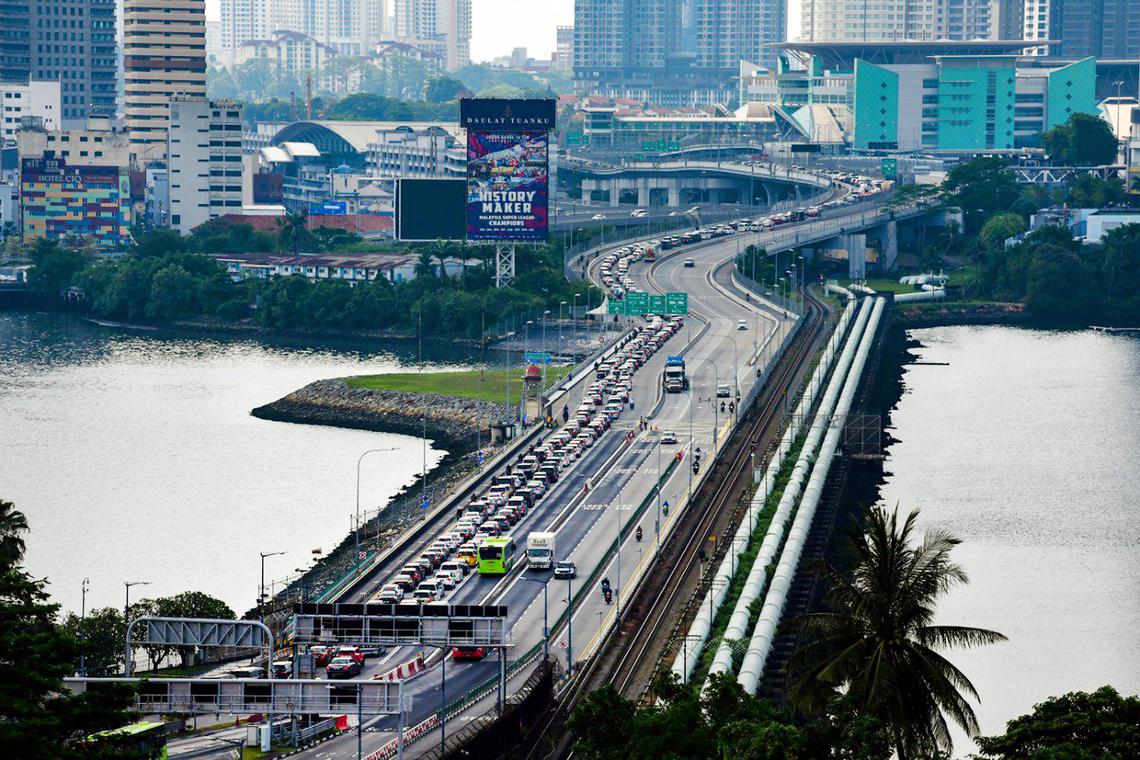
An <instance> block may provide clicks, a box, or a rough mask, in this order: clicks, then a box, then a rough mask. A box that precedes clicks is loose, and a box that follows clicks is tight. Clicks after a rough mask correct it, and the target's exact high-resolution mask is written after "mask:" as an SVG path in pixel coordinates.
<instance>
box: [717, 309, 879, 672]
mask: <svg viewBox="0 0 1140 760" xmlns="http://www.w3.org/2000/svg"><path fill="white" fill-rule="evenodd" d="M885 304H886V299H885V298H882V297H879V298H876V299H875V306H874V309H873V310H872V312H871V319H870V321H869V322H868V324H867V329H866V331H865V332H864V333H863V337H862V339H861V340H860V341H859V350H858V352H857V353H856V355H855V361H854V362H853V363H852V365H851V371H850V372H848V374H847V380H846V382H844V384H843V392H842V394H840V397H839V403H838V405H837V406H836V409H835V419H836V420H837V421H838V420H844V419H846V417H847V414H848V412H850V411H851V404H852V402H853V401H854V400H855V392H856V390H858V388H859V378H860V377H861V376H862V374H863V367H864V366H865V365H866V363H867V356H868V354H870V352H871V345H872V344H873V343H874V341H875V333H876V332H877V331H878V328H879V320H880V318H881V317H882V314H883V307H884V305H885ZM842 435H843V424H842V423H841V422H836V423H835V424H833V425H831V427H829V429H828V431H827V437H826V438H824V440H823V446H822V447H821V448H820V451H819V458H818V459H816V462H815V466H814V467H813V468H812V472H811V478H810V479H809V480H808V484H807V487H806V488H805V489H804V498H803V501H802V502H801V503H800V508H799V511H798V512H796V519H795V520H794V521H793V522H792V528H791V530H790V531H788V540H787V543H785V545H784V551H783V552H782V553H781V554H780V563H779V564H778V565H777V566H776V572H775V574H774V575H773V576H772V585H771V587H770V588H769V589H768V596H767V598H766V599H765V601H764V607H763V609H761V611H760V619H759V620H757V621H756V627H755V628H754V629H753V631H752V638H751V640H750V641H749V644H748V651H747V652H746V653H745V655H744V662H743V663H741V666H740V674H739V675H738V676H737V679H736V680H737V681H738V682H739V683H740V685H741V686H742V687H743V688H744V690H745V691H746V692H748V693H749V694H755V693H756V688H757V687H758V686H759V685H760V678H761V676H762V675H763V673H764V663H765V662H766V661H767V659H768V653H769V652H770V651H771V648H772V641H773V639H774V638H775V636H776V629H777V627H778V626H779V624H780V616H781V615H782V614H783V612H784V605H785V603H786V602H787V599H788V590H789V589H790V588H791V585H792V580H793V579H794V578H795V575H796V568H797V567H799V564H800V556H801V555H802V554H803V548H804V544H805V543H806V542H807V538H808V533H809V532H810V530H811V523H812V520H813V519H814V518H815V510H816V507H817V506H819V500H820V497H821V496H822V495H823V486H824V483H825V482H826V481H827V473H828V471H829V470H830V469H831V462H832V460H833V459H834V457H835V452H836V450H837V449H838V448H839V440H840V438H841V436H842Z"/></svg>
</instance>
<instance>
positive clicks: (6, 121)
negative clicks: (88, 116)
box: [0, 80, 60, 143]
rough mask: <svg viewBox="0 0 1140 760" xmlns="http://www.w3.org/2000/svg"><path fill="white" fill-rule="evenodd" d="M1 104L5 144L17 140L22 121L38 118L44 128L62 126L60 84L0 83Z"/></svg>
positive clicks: (0, 129)
mask: <svg viewBox="0 0 1140 760" xmlns="http://www.w3.org/2000/svg"><path fill="white" fill-rule="evenodd" d="M0 104H2V105H0V109H3V111H2V116H0V138H3V142H5V143H6V142H10V141H12V140H15V139H16V134H17V133H18V132H19V131H20V122H21V120H22V119H24V118H25V117H28V116H30V117H32V118H34V119H37V120H38V123H39V125H40V126H42V127H43V128H44V129H47V130H56V129H59V127H60V124H59V121H60V87H59V82H42V81H38V80H32V81H30V82H28V83H27V84H20V83H14V82H0Z"/></svg>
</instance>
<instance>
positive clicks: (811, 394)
mask: <svg viewBox="0 0 1140 760" xmlns="http://www.w3.org/2000/svg"><path fill="white" fill-rule="evenodd" d="M854 316H855V302H854V301H850V302H848V304H847V308H845V309H844V310H843V314H842V315H841V316H840V318H839V322H838V323H837V324H836V326H835V331H834V332H833V333H832V335H831V339H830V340H829V341H828V343H827V348H826V349H824V352H823V355H822V356H821V357H820V361H819V364H818V365H817V367H816V370H815V373H814V374H813V375H812V377H811V381H810V382H809V383H808V386H807V388H806V389H805V391H804V395H803V398H802V399H801V400H800V404H799V406H798V407H797V408H796V414H793V415H792V419H791V421H790V422H789V424H788V428H787V429H786V430H785V431H784V435H783V437H782V438H781V439H780V445H779V446H778V447H777V448H776V451H775V453H774V455H773V456H772V461H771V462H769V464H768V468H767V470H765V473H764V481H763V485H762V486H761V487H760V488H758V489H757V492H756V496H755V497H754V498H753V499H752V502H751V504H750V505H749V507H748V513H747V516H746V517H745V519H743V520H741V523H740V526H739V527H738V528H737V530H736V534H735V535H734V536H733V543H732V546H731V548H730V549H729V551H728V553H727V554H726V555H725V557H724V559H723V560H722V561H721V563H720V566H719V567H718V568H717V573H716V575H715V576H713V578H714V580H713V581H712V583H711V585H710V587H709V591H708V593H707V594H706V595H705V597H704V599H702V600H701V604H700V606H699V607H698V609H697V614H696V617H695V618H694V619H693V622H692V623H691V624H690V626H689V631H688V635H687V636H686V638H685V642H686V643H685V646H682V647H681V650H680V651H679V652H678V653H677V657H676V659H674V661H673V667H672V671H673V672H674V673H675V674H676V675H677V677H678V678H679V679H681V680H682V681H685V682H687V681H688V678H689V676H690V675H691V674H692V672H693V668H695V667H696V664H697V662H698V661H699V659H700V655H701V649H702V648H703V647H704V644H705V641H706V640H707V639H708V635H709V630H710V629H711V626H712V620H713V618H715V617H716V613H717V610H719V609H720V607H721V605H722V604H723V603H724V598H725V596H727V594H728V587H729V584H730V582H731V580H732V577H733V576H734V575H735V574H736V561H737V557H738V556H739V555H740V553H741V552H743V551H744V550H745V549H746V548H747V546H748V542H749V540H750V538H751V533H752V531H751V530H750V528H751V527H752V526H754V525H755V524H756V521H757V520H759V517H760V512H761V511H763V509H764V503H765V500H766V499H767V497H768V494H769V493H771V491H772V488H773V487H774V484H775V481H776V473H777V472H779V470H780V466H781V464H782V463H783V461H784V458H785V457H786V456H787V455H788V451H790V450H791V447H792V443H793V442H794V441H795V439H796V436H798V435H799V431H800V428H801V426H802V425H803V421H804V419H806V417H807V414H808V412H809V411H810V410H811V407H812V405H813V404H814V403H815V396H816V394H817V393H818V392H819V389H820V388H822V387H823V381H824V379H825V378H826V377H827V371H828V369H829V368H830V366H831V364H832V362H833V361H834V360H835V357H836V356H837V355H838V353H839V348H840V346H841V345H843V339H844V337H845V336H846V335H847V328H848V326H849V325H850V324H851V320H852V318H853V317H854ZM847 342H848V344H851V343H853V342H854V341H850V340H849V341H847ZM761 494H762V495H761Z"/></svg>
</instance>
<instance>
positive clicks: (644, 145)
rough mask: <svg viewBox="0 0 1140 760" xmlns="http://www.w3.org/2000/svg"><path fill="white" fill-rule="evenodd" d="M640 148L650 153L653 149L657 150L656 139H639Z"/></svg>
mask: <svg viewBox="0 0 1140 760" xmlns="http://www.w3.org/2000/svg"><path fill="white" fill-rule="evenodd" d="M641 149H642V150H643V151H645V152H646V153H652V152H653V151H655V150H657V141H656V140H642V141H641Z"/></svg>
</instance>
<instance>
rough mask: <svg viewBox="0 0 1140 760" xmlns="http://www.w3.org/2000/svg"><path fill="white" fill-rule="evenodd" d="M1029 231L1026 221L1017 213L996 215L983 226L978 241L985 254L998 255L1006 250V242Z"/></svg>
mask: <svg viewBox="0 0 1140 760" xmlns="http://www.w3.org/2000/svg"><path fill="white" fill-rule="evenodd" d="M1027 229H1029V226H1028V225H1027V224H1026V223H1025V220H1024V219H1022V218H1021V217H1020V216H1018V215H1017V214H1015V213H1012V212H1006V213H1004V214H995V215H994V216H991V217H990V218H989V219H987V220H986V223H985V224H984V225H982V231H981V232H980V233H979V234H978V241H979V242H980V243H981V245H982V250H984V251H985V252H987V253H992V254H998V253H1000V252H1001V251H1002V250H1004V249H1005V241H1006V240H1008V239H1009V238H1011V237H1014V236H1016V235H1020V234H1021V233H1022V232H1025V231H1026V230H1027Z"/></svg>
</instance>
